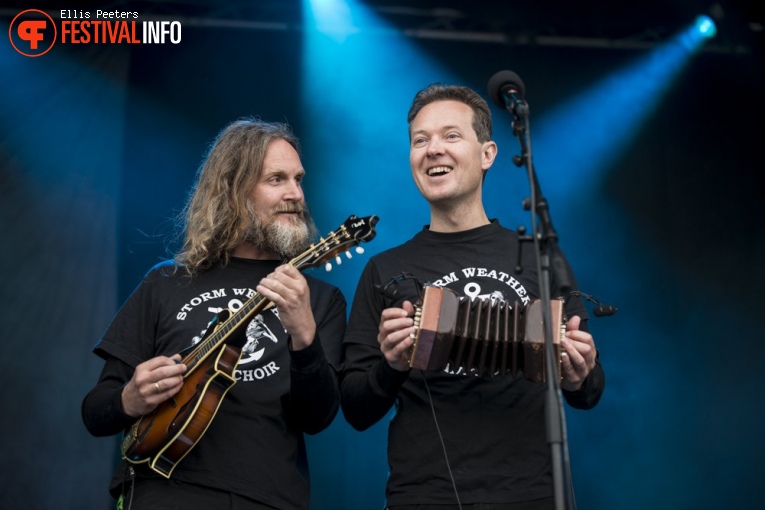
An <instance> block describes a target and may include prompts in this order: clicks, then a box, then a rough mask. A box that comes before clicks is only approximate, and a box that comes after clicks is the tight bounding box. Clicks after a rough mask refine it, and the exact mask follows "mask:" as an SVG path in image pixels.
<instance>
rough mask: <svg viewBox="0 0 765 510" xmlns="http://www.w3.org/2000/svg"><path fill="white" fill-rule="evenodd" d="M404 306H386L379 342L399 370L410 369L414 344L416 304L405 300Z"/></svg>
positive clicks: (381, 348)
mask: <svg viewBox="0 0 765 510" xmlns="http://www.w3.org/2000/svg"><path fill="white" fill-rule="evenodd" d="M401 306H402V308H386V309H385V310H383V311H382V314H381V316H380V329H379V331H378V333H377V342H378V343H379V344H380V350H381V351H382V353H383V355H384V356H385V359H386V361H387V362H388V364H389V365H390V366H391V367H392V368H394V369H395V370H398V371H399V372H406V371H407V370H409V354H410V351H411V349H412V345H413V344H414V340H413V338H412V336H413V335H414V334H415V333H416V328H415V327H414V319H413V318H412V316H413V315H414V305H412V303H411V302H409V301H404V303H403V304H402V305H401Z"/></svg>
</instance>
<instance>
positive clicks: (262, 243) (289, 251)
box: [244, 200, 317, 259]
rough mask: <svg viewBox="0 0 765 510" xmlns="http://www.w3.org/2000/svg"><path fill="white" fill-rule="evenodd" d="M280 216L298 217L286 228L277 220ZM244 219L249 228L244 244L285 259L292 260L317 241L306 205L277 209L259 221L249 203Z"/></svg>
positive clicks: (281, 206)
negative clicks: (246, 218)
mask: <svg viewBox="0 0 765 510" xmlns="http://www.w3.org/2000/svg"><path fill="white" fill-rule="evenodd" d="M281 213H297V214H298V217H297V218H294V219H292V221H291V222H290V224H288V225H285V224H283V223H281V222H279V221H277V220H276V217H277V216H278V215H279V214H281ZM247 215H248V217H249V218H248V219H249V223H250V224H249V227H248V228H247V229H246V230H245V233H244V240H245V241H249V242H251V243H252V244H254V245H255V246H257V247H258V248H260V249H261V250H265V251H269V252H272V253H276V254H278V255H279V256H280V257H282V258H284V259H292V258H294V257H296V256H298V255H300V254H301V253H303V252H304V251H305V250H306V249H307V248H308V247H309V246H310V245H311V241H312V240H313V239H314V238H315V237H316V233H317V230H316V225H315V224H314V222H313V218H312V217H311V213H310V211H309V210H308V206H306V205H302V204H298V203H295V204H289V205H280V206H277V207H275V208H274V209H273V210H272V211H271V212H270V214H269V215H268V218H259V217H258V215H257V213H256V212H255V210H254V208H253V206H252V202H251V201H249V200H248V201H247Z"/></svg>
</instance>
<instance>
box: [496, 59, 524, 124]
mask: <svg viewBox="0 0 765 510" xmlns="http://www.w3.org/2000/svg"><path fill="white" fill-rule="evenodd" d="M486 90H487V92H488V94H489V98H490V99H491V100H492V101H494V103H495V104H496V105H497V106H499V107H502V108H506V109H507V110H508V111H509V112H510V113H512V114H513V115H515V116H517V117H523V116H526V115H528V113H529V105H527V104H526V101H525V100H524V97H525V95H526V87H524V86H523V81H522V80H521V78H520V77H519V76H518V75H517V74H515V73H514V72H512V71H507V70H505V71H499V72H497V73H495V74H494V76H492V77H491V78H490V79H489V84H488V85H487V86H486Z"/></svg>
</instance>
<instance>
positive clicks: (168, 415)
mask: <svg viewBox="0 0 765 510" xmlns="http://www.w3.org/2000/svg"><path fill="white" fill-rule="evenodd" d="M377 221H378V217H377V216H367V217H365V218H359V217H357V216H350V217H348V219H347V220H345V222H344V223H343V224H342V225H341V226H340V227H339V228H338V229H337V230H335V231H334V232H331V233H330V234H329V235H327V236H326V238H321V239H320V240H319V241H318V242H316V243H315V244H312V245H311V246H310V247H309V248H308V249H307V250H306V251H305V252H303V253H302V254H300V255H298V256H297V257H295V258H294V259H292V260H290V261H289V262H288V264H290V265H292V266H294V267H296V268H297V269H306V268H310V267H315V266H318V265H320V264H326V268H327V270H330V269H331V267H332V266H331V262H329V261H330V260H331V259H332V258H335V260H336V263H337V264H340V262H341V259H340V257H339V254H341V253H342V252H345V254H346V255H347V256H348V258H350V257H351V254H350V253H349V252H348V250H349V249H350V248H351V247H353V246H356V247H357V248H356V251H357V252H358V253H363V248H361V247H360V246H358V245H359V244H360V243H361V242H362V241H364V242H366V241H371V240H372V239H373V238H374V237H375V229H374V227H375V224H377ZM271 305H272V303H271V301H270V300H268V299H266V298H265V297H263V296H261V295H260V294H259V293H256V294H255V295H254V296H252V297H251V298H250V299H248V300H247V301H246V302H245V303H244V304H243V305H242V307H241V308H240V309H239V310H237V311H236V312H233V313H232V312H231V311H230V310H223V311H222V312H220V313H218V314H217V315H216V316H215V318H214V319H213V321H212V323H211V325H210V327H209V328H208V330H207V333H206V334H205V336H204V338H202V340H201V341H200V342H199V343H197V344H196V345H195V346H193V348H190V349H191V350H190V351H189V352H188V353H182V354H183V358H182V361H181V363H184V364H185V365H186V367H187V370H186V372H185V373H184V375H183V378H184V381H183V386H182V387H181V390H180V391H179V392H178V393H177V394H176V395H175V396H174V397H172V398H170V399H168V400H166V401H164V402H162V403H161V404H159V405H158V406H157V407H156V408H155V409H154V411H152V412H151V413H149V414H146V415H144V416H141V417H140V418H138V420H137V421H136V422H135V423H134V424H133V426H132V427H131V428H130V430H129V431H128V432H127V433H126V434H125V436H124V438H123V440H122V444H121V451H122V458H124V459H125V460H127V461H128V462H130V463H132V464H143V463H148V465H149V467H150V468H151V469H153V470H154V471H156V472H157V473H159V474H160V475H162V476H164V477H165V478H170V476H171V475H172V472H173V470H174V469H175V467H176V466H177V465H178V463H179V462H180V461H181V460H183V458H184V457H185V456H186V455H187V454H188V453H189V452H190V451H191V449H192V448H194V446H195V445H196V444H197V443H198V442H199V440H200V439H201V438H202V436H203V435H204V433H205V431H206V430H207V428H208V427H209V426H210V424H211V423H212V420H213V418H214V417H215V414H216V413H217V412H218V408H219V407H220V405H221V403H222V402H223V398H224V397H225V395H226V393H227V392H228V390H230V389H231V387H232V386H233V385H234V384H235V383H236V379H235V378H234V370H235V369H236V366H237V364H238V363H239V359H240V358H241V356H242V347H243V346H244V343H245V342H246V338H245V335H243V334H241V333H242V332H243V330H244V329H245V328H246V327H247V324H248V323H249V322H250V321H251V320H252V319H253V318H254V317H255V316H256V315H257V314H258V313H260V312H262V311H263V310H265V309H267V308H269V307H270V306H271Z"/></svg>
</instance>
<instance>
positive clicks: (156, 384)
mask: <svg viewBox="0 0 765 510" xmlns="http://www.w3.org/2000/svg"><path fill="white" fill-rule="evenodd" d="M154 387H155V388H157V393H162V388H160V387H159V382H155V383H154Z"/></svg>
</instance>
